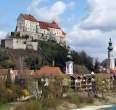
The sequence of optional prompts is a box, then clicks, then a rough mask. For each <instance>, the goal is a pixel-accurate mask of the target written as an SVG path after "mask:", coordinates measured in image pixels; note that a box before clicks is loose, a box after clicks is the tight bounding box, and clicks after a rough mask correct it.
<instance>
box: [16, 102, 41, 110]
mask: <svg viewBox="0 0 116 110" xmlns="http://www.w3.org/2000/svg"><path fill="white" fill-rule="evenodd" d="M14 110H42V104H41V103H39V102H37V101H30V102H24V103H23V104H20V105H18V106H16V108H15V109H14Z"/></svg>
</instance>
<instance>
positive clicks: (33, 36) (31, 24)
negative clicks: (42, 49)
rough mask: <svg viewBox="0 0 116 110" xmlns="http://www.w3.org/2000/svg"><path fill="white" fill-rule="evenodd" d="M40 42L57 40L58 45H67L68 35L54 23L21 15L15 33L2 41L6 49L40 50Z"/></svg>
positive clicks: (28, 15)
mask: <svg viewBox="0 0 116 110" xmlns="http://www.w3.org/2000/svg"><path fill="white" fill-rule="evenodd" d="M38 40H43V41H48V40H55V41H56V42H57V43H58V44H60V45H62V46H64V45H66V33H65V32H64V31H63V30H62V29H61V28H60V27H59V25H58V24H57V23H56V22H55V21H52V22H51V23H49V22H43V21H38V20H37V19H36V18H35V17H34V16H32V15H30V14H20V15H19V16H18V18H17V25H16V29H15V32H11V35H10V36H9V37H7V38H6V39H4V40H2V41H1V45H2V47H4V48H11V49H33V50H37V49H38Z"/></svg>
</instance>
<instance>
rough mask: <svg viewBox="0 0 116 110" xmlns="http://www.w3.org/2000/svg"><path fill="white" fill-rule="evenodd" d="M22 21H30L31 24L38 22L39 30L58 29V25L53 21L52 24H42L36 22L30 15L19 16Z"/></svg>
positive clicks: (41, 22)
mask: <svg viewBox="0 0 116 110" xmlns="http://www.w3.org/2000/svg"><path fill="white" fill-rule="evenodd" d="M21 15H22V16H23V17H24V19H26V20H29V21H32V22H38V23H39V25H40V28H41V29H48V28H55V29H60V27H59V26H58V24H57V23H56V22H55V21H53V22H52V23H48V22H43V21H38V20H37V19H36V18H35V17H34V16H32V15H28V14H21Z"/></svg>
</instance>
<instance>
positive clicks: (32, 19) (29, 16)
mask: <svg viewBox="0 0 116 110" xmlns="http://www.w3.org/2000/svg"><path fill="white" fill-rule="evenodd" d="M21 15H22V16H23V17H24V19H26V20H29V21H33V22H37V20H36V18H35V17H34V16H32V15H28V14H21Z"/></svg>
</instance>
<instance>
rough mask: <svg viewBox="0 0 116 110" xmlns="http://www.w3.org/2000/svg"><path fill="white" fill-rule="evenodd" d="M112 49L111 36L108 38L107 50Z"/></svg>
mask: <svg viewBox="0 0 116 110" xmlns="http://www.w3.org/2000/svg"><path fill="white" fill-rule="evenodd" d="M111 50H113V46H112V40H111V38H110V39H109V46H108V51H111Z"/></svg>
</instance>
